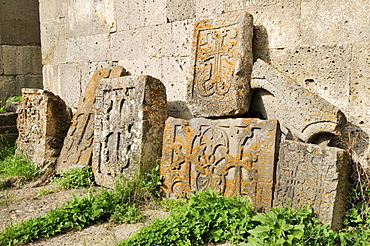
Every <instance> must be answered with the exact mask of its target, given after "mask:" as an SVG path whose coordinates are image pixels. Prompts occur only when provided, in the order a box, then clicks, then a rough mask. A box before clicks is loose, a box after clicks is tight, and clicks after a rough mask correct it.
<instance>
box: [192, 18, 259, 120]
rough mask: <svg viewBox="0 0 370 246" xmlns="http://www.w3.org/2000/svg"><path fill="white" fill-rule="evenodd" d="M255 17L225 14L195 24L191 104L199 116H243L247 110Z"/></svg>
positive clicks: (194, 112)
mask: <svg viewBox="0 0 370 246" xmlns="http://www.w3.org/2000/svg"><path fill="white" fill-rule="evenodd" d="M252 36H253V18H252V16H251V15H250V14H249V13H246V12H239V13H232V14H225V15H222V16H221V17H218V18H214V19H207V20H203V21H199V22H197V23H196V26H195V29H194V34H193V61H192V63H191V74H192V76H191V79H190V81H189V84H188V95H187V96H188V104H189V108H190V111H191V112H192V114H193V115H194V116H196V117H217V116H232V115H240V114H243V113H245V112H246V111H247V110H248V104H249V98H250V87H249V82H250V72H251V70H252V60H253V55H252Z"/></svg>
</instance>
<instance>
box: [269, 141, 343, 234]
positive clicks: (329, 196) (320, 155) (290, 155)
mask: <svg viewBox="0 0 370 246" xmlns="http://www.w3.org/2000/svg"><path fill="white" fill-rule="evenodd" d="M348 168H349V156H348V154H347V153H346V152H345V151H344V150H342V149H338V148H334V147H327V146H319V145H314V144H307V143H301V142H296V141H290V140H284V141H282V142H281V145H280V152H279V161H278V164H277V171H276V188H275V195H274V206H275V207H276V206H285V205H287V204H286V203H287V202H290V203H291V205H292V206H294V207H301V206H303V205H305V204H309V205H311V206H312V208H313V210H314V212H315V213H317V214H318V218H319V219H320V221H321V222H323V223H324V224H329V225H330V226H331V227H332V228H333V229H339V228H340V227H341V225H342V217H343V215H344V213H345V211H346V207H345V205H346V195H347V192H348V180H347V177H348Z"/></svg>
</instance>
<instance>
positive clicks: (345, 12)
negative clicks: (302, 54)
mask: <svg viewBox="0 0 370 246" xmlns="http://www.w3.org/2000/svg"><path fill="white" fill-rule="evenodd" d="M369 9H370V2H369V1H357V0H351V1H347V0H338V1H320V0H312V1H302V4H301V21H300V23H301V24H300V25H301V32H300V34H301V40H302V41H301V43H302V45H310V46H312V45H320V44H343V43H351V42H356V41H357V42H358V41H369V40H370V31H369V28H368V23H369V21H370V19H369V15H368V13H369Z"/></svg>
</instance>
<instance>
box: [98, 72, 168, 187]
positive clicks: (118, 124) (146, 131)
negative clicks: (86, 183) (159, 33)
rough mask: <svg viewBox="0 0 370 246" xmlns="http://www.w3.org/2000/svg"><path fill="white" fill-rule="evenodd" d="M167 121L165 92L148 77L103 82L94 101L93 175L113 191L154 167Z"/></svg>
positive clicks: (160, 85)
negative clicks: (125, 180) (124, 180)
mask: <svg viewBox="0 0 370 246" xmlns="http://www.w3.org/2000/svg"><path fill="white" fill-rule="evenodd" d="M166 119H167V99H166V88H165V87H164V85H163V84H162V82H161V81H159V80H158V79H155V78H153V77H150V76H125V77H120V78H116V79H112V78H111V79H104V80H102V82H101V86H100V88H99V92H98V95H97V99H96V114H95V131H94V151H93V162H92V167H93V172H94V175H95V180H96V183H97V184H99V185H103V186H106V187H110V188H113V187H114V182H115V181H116V178H117V177H119V176H121V175H123V176H125V177H127V178H131V177H132V176H133V175H135V174H138V173H139V172H141V173H144V172H147V171H148V170H150V169H152V168H153V167H155V166H156V165H158V161H159V159H160V156H161V150H162V141H163V129H164V123H165V120H166Z"/></svg>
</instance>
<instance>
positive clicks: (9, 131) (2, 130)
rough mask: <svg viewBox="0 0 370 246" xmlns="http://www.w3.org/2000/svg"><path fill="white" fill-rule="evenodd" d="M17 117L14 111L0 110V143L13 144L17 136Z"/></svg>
mask: <svg viewBox="0 0 370 246" xmlns="http://www.w3.org/2000/svg"><path fill="white" fill-rule="evenodd" d="M17 117H18V114H17V113H15V112H0V135H1V138H0V145H1V146H3V145H8V144H9V145H13V144H14V143H15V141H16V140H17V138H18V129H17Z"/></svg>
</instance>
